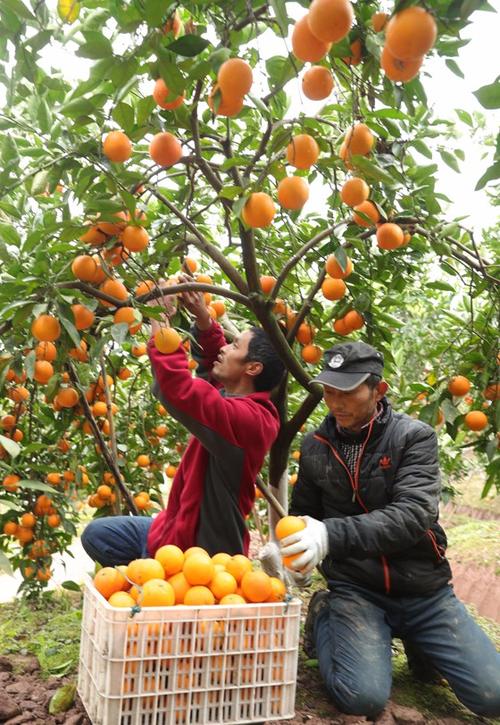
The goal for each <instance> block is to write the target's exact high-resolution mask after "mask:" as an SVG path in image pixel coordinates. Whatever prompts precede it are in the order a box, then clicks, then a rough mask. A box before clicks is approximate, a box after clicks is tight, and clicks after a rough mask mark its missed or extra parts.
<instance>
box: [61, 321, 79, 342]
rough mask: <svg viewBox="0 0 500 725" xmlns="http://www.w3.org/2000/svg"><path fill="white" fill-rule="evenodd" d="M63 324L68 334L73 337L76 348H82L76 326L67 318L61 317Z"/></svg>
mask: <svg viewBox="0 0 500 725" xmlns="http://www.w3.org/2000/svg"><path fill="white" fill-rule="evenodd" d="M61 324H62V326H63V327H64V329H65V330H66V332H67V333H68V335H69V336H70V337H71V339H72V341H73V343H74V344H75V347H80V342H81V340H80V335H79V334H78V330H77V329H76V327H75V326H74V324H73V323H72V322H71V321H70V320H68V319H66V317H61Z"/></svg>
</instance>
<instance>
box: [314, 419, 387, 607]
mask: <svg viewBox="0 0 500 725" xmlns="http://www.w3.org/2000/svg"><path fill="white" fill-rule="evenodd" d="M374 420H375V418H372V420H371V421H370V428H369V430H368V435H367V436H366V438H365V440H364V442H363V446H362V448H361V451H360V453H359V456H358V460H357V462H356V468H355V471H354V478H353V477H352V474H351V472H350V470H349V468H348V467H347V466H346V464H345V462H344V460H343V459H342V457H341V456H340V455H339V454H338V452H337V451H336V450H335V448H334V447H333V446H332V444H331V443H330V441H329V440H328V439H327V438H322V437H321V436H319V435H317V434H315V435H314V438H316V440H318V441H321V442H322V443H326V445H327V446H328V447H329V448H330V450H331V452H332V453H333V455H334V456H335V458H336V459H337V461H338V462H339V463H340V464H341V465H342V466H343V467H344V469H345V471H346V473H347V475H348V477H349V482H350V484H351V488H352V502H353V503H354V502H355V501H357V502H358V503H359V505H360V506H361V508H362V509H363V511H364V512H365V513H369V510H368V509H367V507H366V506H365V504H364V502H363V500H362V499H361V496H360V495H359V472H360V469H361V459H362V458H363V455H364V452H365V448H366V446H367V444H368V440H369V438H370V436H371V434H372V430H373V423H374ZM380 559H381V561H382V569H383V572H384V588H385V593H386V594H389V593H390V591H391V575H390V572H389V565H388V563H387V559H386V557H385V556H384V555H383V554H381V555H380Z"/></svg>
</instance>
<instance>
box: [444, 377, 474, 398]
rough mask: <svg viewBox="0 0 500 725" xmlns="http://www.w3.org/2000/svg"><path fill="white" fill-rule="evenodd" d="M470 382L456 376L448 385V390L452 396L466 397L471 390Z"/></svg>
mask: <svg viewBox="0 0 500 725" xmlns="http://www.w3.org/2000/svg"><path fill="white" fill-rule="evenodd" d="M470 387H471V385H470V380H468V379H467V378H466V377H464V376H463V375H455V377H453V378H451V380H450V381H449V383H448V390H449V391H450V393H451V394H452V395H459V396H462V395H465V394H466V393H468V392H469V390H470Z"/></svg>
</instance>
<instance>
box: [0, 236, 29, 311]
mask: <svg viewBox="0 0 500 725" xmlns="http://www.w3.org/2000/svg"><path fill="white" fill-rule="evenodd" d="M0 240H1V241H4V242H6V243H7V244H15V246H16V247H18V246H19V245H20V243H21V239H20V238H19V234H18V233H17V231H16V229H14V227H13V226H11V225H10V224H3V223H1V222H0ZM23 303H24V300H17V302H15V303H14V302H13V303H12V304H13V305H14V304H23Z"/></svg>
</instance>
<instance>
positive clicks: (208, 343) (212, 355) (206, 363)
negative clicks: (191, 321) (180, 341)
mask: <svg viewBox="0 0 500 725" xmlns="http://www.w3.org/2000/svg"><path fill="white" fill-rule="evenodd" d="M190 332H191V334H192V335H193V337H194V341H193V342H192V343H191V355H192V357H193V360H195V361H196V362H197V363H198V367H197V369H196V375H197V376H198V377H201V378H204V379H205V380H209V381H211V373H212V368H213V366H214V362H215V360H216V359H217V355H218V354H219V351H220V349H221V347H223V346H224V345H225V344H226V338H225V337H224V333H223V331H222V327H221V326H220V325H219V323H218V322H215V320H212V324H211V325H210V327H209V328H208V330H203V331H202V330H198V328H197V327H196V325H193V326H192V327H191V330H190ZM211 382H212V381H211Z"/></svg>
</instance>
